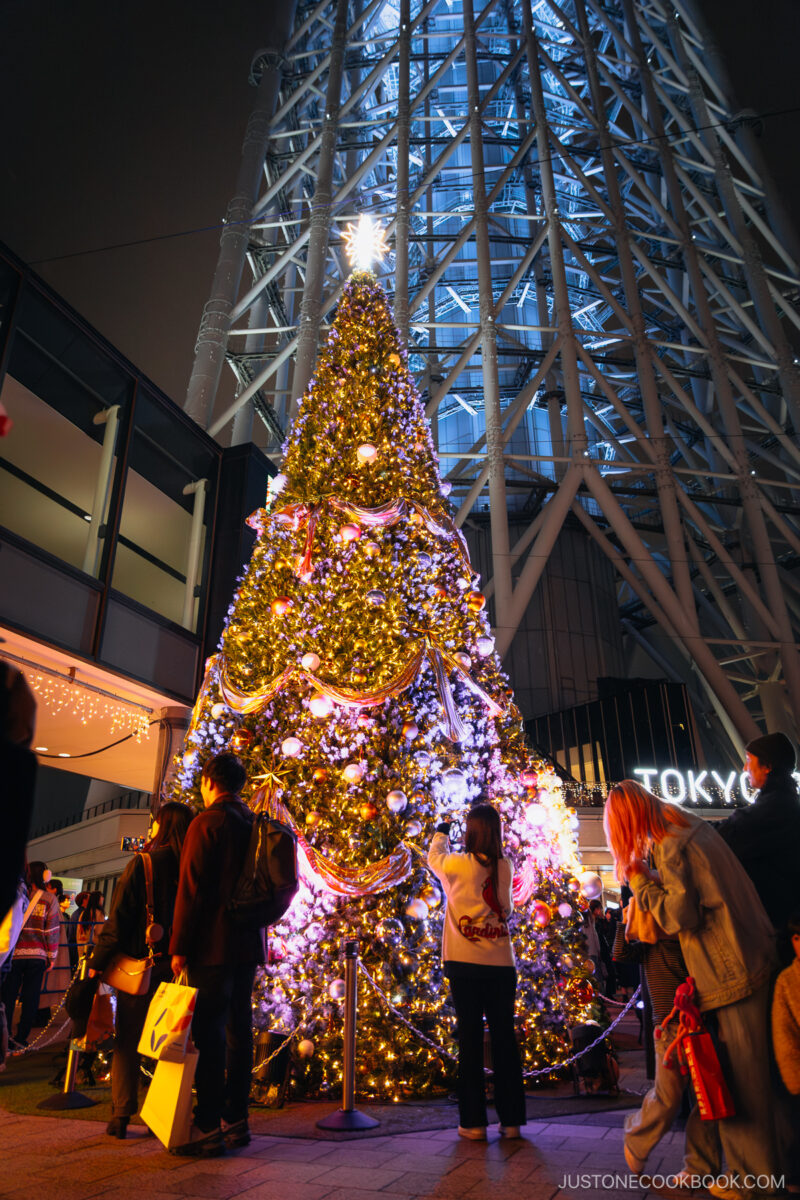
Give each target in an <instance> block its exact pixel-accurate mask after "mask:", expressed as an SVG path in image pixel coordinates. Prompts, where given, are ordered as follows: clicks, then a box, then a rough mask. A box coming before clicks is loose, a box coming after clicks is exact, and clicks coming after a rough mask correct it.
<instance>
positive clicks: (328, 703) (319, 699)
mask: <svg viewBox="0 0 800 1200" xmlns="http://www.w3.org/2000/svg"><path fill="white" fill-rule="evenodd" d="M308 707H309V708H310V709H311V713H312V715H313V716H315V717H329V716H330V715H331V713H332V712H333V701H332V700H331V699H330V697H329V696H326V695H324V693H323V692H317V694H316V695H315V696H312V697H311V699H310V700H309V702H308Z"/></svg>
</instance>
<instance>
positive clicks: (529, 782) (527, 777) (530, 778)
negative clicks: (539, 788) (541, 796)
mask: <svg viewBox="0 0 800 1200" xmlns="http://www.w3.org/2000/svg"><path fill="white" fill-rule="evenodd" d="M519 781H520V783H521V784H522V786H523V787H526V788H535V787H536V784H537V783H538V782H539V776H538V775H537V774H536V772H535V771H534V770H532V769H531V768H530V767H526V768H525V770H524V771H520V773H519Z"/></svg>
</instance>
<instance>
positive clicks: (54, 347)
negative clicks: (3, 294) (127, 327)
mask: <svg viewBox="0 0 800 1200" xmlns="http://www.w3.org/2000/svg"><path fill="white" fill-rule="evenodd" d="M131 386H132V380H131V377H130V376H129V375H128V373H127V372H126V371H124V370H123V368H122V367H120V366H119V365H118V364H117V363H116V362H115V361H114V360H113V359H112V358H111V357H110V356H109V355H108V354H106V352H105V351H104V350H103V349H102V347H101V346H99V345H98V344H96V343H95V342H93V341H92V339H91V338H90V337H89V336H88V335H87V334H86V333H85V332H84V331H83V330H82V329H81V327H80V326H79V325H78V324H76V322H75V321H74V320H73V319H72V318H70V317H69V316H68V315H66V314H65V313H63V312H61V311H60V310H59V309H58V308H56V306H55V305H53V304H51V303H50V301H49V300H47V299H46V298H45V297H44V296H43V295H41V294H40V293H39V292H38V291H37V290H36V289H35V288H34V287H33V286H31V285H27V286H26V287H25V288H24V290H23V293H22V296H21V298H20V303H19V311H18V315H17V324H16V328H15V331H14V335H13V342H12V345H11V351H10V355H9V362H8V371H7V374H6V376H5V379H4V380H3V387H2V392H0V399H2V401H3V404H4V405H5V407H6V409H7V411H8V413H9V416H10V417H11V419H12V421H13V427H12V429H11V432H10V434H9V435H8V436H7V437H5V438H4V439H3V441H2V444H0V513H2V517H0V521H2V524H3V525H5V526H6V528H8V529H10V530H11V531H12V532H14V533H17V534H19V535H20V536H21V537H23V538H26V539H27V540H28V541H30V542H33V543H34V544H35V545H37V546H39V547H41V548H42V549H43V550H47V551H49V552H50V553H51V554H54V555H55V556H56V557H57V558H60V559H63V560H64V561H65V562H68V563H70V564H71V565H72V566H74V567H78V568H79V569H81V570H83V571H85V572H87V574H89V575H93V576H95V577H97V576H99V575H100V574H101V573H102V570H103V560H104V555H105V553H107V551H108V544H107V543H108V538H107V532H106V523H107V518H108V512H109V507H110V502H111V496H112V491H113V488H114V485H115V480H116V476H117V474H118V470H119V463H118V455H117V447H118V444H120V442H121V438H120V425H121V424H122V422H123V421H124V418H125V415H126V411H127V406H128V399H129V396H130V392H131Z"/></svg>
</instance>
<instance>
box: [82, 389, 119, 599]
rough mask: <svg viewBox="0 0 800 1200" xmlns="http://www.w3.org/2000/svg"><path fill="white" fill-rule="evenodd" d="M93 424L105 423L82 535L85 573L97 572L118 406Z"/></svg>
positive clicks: (99, 416) (99, 415)
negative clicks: (84, 542)
mask: <svg viewBox="0 0 800 1200" xmlns="http://www.w3.org/2000/svg"><path fill="white" fill-rule="evenodd" d="M92 424H93V425H105V431H104V433H103V449H102V450H101V452H100V466H99V467H98V470H97V482H96V483H95V486H94V500H93V501H92V511H91V514H90V516H91V518H92V519H91V521H90V523H89V530H88V535H87V538H86V550H85V553H84V556H83V569H84V571H85V572H86V574H87V575H96V574H97V565H98V562H99V559H100V555H101V553H102V544H103V542H104V540H105V531H104V526H105V520H106V509H107V508H108V497H109V493H110V491H111V480H112V477H113V474H114V447H115V446H116V443H117V425H118V424H119V405H118V404H112V406H111V408H106V409H104V411H103V412H99V413H95V415H94V417H93V419H92Z"/></svg>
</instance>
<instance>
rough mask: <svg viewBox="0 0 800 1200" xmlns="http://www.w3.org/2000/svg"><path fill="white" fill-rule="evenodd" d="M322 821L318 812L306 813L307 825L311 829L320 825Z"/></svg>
mask: <svg viewBox="0 0 800 1200" xmlns="http://www.w3.org/2000/svg"><path fill="white" fill-rule="evenodd" d="M320 820H321V818H320V815H319V813H318V812H307V813H306V825H307V826H308V828H309V829H313V828H314V826H315V825H319V823H320Z"/></svg>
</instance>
